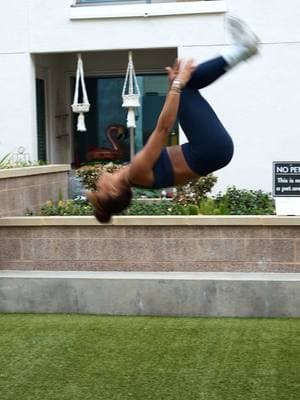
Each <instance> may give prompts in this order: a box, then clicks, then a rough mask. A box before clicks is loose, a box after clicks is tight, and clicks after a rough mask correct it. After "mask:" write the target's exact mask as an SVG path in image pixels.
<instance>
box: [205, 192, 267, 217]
mask: <svg viewBox="0 0 300 400" xmlns="http://www.w3.org/2000/svg"><path fill="white" fill-rule="evenodd" d="M199 213H200V214H203V215H272V214H274V213H275V207H274V200H273V199H272V197H271V195H270V194H268V193H265V192H263V191H262V190H246V189H237V188H236V187H235V186H232V187H229V188H228V189H227V190H226V192H225V194H221V193H220V194H218V196H217V197H216V198H215V199H212V198H207V199H202V200H201V201H200V205H199Z"/></svg>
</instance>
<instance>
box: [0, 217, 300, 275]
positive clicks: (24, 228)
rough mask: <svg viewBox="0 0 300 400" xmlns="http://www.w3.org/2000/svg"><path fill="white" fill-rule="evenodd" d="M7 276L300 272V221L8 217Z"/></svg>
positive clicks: (0, 246)
mask: <svg viewBox="0 0 300 400" xmlns="http://www.w3.org/2000/svg"><path fill="white" fill-rule="evenodd" d="M0 269H2V270H69V271H77V270H78V271H79V270H82V271H234V272H237V271H239V272H300V218H298V217H276V216H271V217H255V216H253V217H230V216H228V217H219V218H218V217H148V218H147V217H119V218H115V219H114V221H113V223H112V224H109V225H100V224H97V222H96V221H95V219H94V218H93V217H60V218H59V217H52V218H51V217H44V218H38V217H33V218H31V217H27V218H2V219H1V218H0Z"/></svg>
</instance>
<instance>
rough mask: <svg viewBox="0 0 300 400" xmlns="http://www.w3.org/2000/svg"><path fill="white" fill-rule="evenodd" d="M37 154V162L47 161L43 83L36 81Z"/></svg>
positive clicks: (42, 81) (41, 80)
mask: <svg viewBox="0 0 300 400" xmlns="http://www.w3.org/2000/svg"><path fill="white" fill-rule="evenodd" d="M36 118H37V154H38V160H39V161H47V150H46V149H47V137H46V106H45V81H44V80H43V79H36Z"/></svg>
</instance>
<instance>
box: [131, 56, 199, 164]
mask: <svg viewBox="0 0 300 400" xmlns="http://www.w3.org/2000/svg"><path fill="white" fill-rule="evenodd" d="M194 69H195V67H194V62H193V60H187V61H181V62H180V63H179V66H178V73H177V76H176V77H175V79H174V80H173V83H172V84H171V87H170V90H169V93H168V95H167V97H166V101H165V104H164V106H163V109H162V111H161V113H160V116H159V118H158V121H157V124H156V127H155V129H154V131H153V132H152V134H151V136H150V138H149V139H148V141H147V143H146V145H145V147H144V148H143V150H142V151H141V152H140V153H139V154H138V156H137V157H138V159H139V161H141V162H142V163H143V166H144V167H147V168H152V166H153V164H154V163H155V162H156V160H157V158H158V157H159V154H160V152H161V149H162V148H163V147H164V146H165V143H166V139H167V137H168V134H169V131H170V130H171V128H172V127H173V125H174V123H175V120H176V117H177V112H178V107H179V101H180V92H181V89H182V88H183V87H184V86H185V85H186V83H187V82H188V81H189V79H190V77H191V74H192V72H193V71H194ZM167 71H168V73H169V76H170V77H171V76H172V75H174V71H176V69H175V66H174V68H167Z"/></svg>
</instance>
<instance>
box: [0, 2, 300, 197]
mask: <svg viewBox="0 0 300 400" xmlns="http://www.w3.org/2000/svg"><path fill="white" fill-rule="evenodd" d="M228 11H229V12H230V13H232V14H235V15H238V16H240V17H241V18H244V19H245V20H246V21H247V22H248V23H249V25H250V26H251V27H253V29H254V30H255V31H256V32H257V34H258V35H259V37H260V39H261V42H262V45H261V54H260V55H259V56H257V57H255V58H254V59H252V60H250V61H249V62H247V63H244V64H243V65H239V66H238V67H236V68H235V70H234V71H231V72H229V73H228V74H227V75H226V76H224V77H222V78H221V79H220V80H219V81H218V82H216V83H215V84H213V85H211V86H210V87H209V88H206V89H205V90H203V94H204V96H205V97H206V98H207V99H208V100H209V101H210V102H211V104H212V106H213V107H214V108H215V110H216V112H217V114H218V115H219V117H220V119H221V120H222V122H223V123H224V125H225V127H226V128H227V129H228V131H229V132H230V133H231V135H232V137H233V139H234V142H235V154H234V158H233V160H232V162H231V164H230V165H229V166H227V167H226V168H225V169H224V170H221V171H218V172H216V175H218V177H219V181H218V185H217V188H216V190H225V189H226V187H227V186H230V185H236V186H237V187H239V188H248V189H263V190H266V191H271V190H272V162H273V161H297V160H298V159H299V149H300V132H299V126H300V112H299V107H300V79H299V77H298V75H299V72H298V71H299V70H300V24H299V20H300V5H299V0H286V1H285V2H282V1H280V0H264V1H253V0H243V1H240V0H216V1H205V0H202V1H197V0H196V1H177V2H170V1H165V0H154V1H151V0H150V1H148V0H141V1H140V0H137V1H135V0H131V1H130V0H129V1H126V0H125V1H123V0H119V1H115V0H77V1H73V0H51V1H47V2H45V1H44V0H26V1H22V2H1V4H0V22H1V24H0V26H1V28H0V30H1V38H0V88H1V96H0V110H1V111H0V112H1V118H0V158H1V156H4V155H5V154H7V153H9V152H16V151H17V149H18V148H19V147H20V146H22V147H24V148H25V151H26V153H28V154H29V157H30V159H31V160H32V161H34V160H45V161H48V162H50V163H71V164H72V165H74V166H76V165H79V164H81V163H84V162H87V161H94V160H96V159H97V156H96V155H95V154H97V151H98V150H99V149H100V150H101V149H110V148H112V144H111V143H110V140H111V139H110V138H109V136H108V131H109V128H110V127H111V126H115V125H117V126H118V127H120V129H119V131H118V132H117V136H116V137H114V138H113V140H114V141H115V142H117V146H120V148H122V151H123V156H124V159H126V157H128V135H127V133H126V130H125V129H124V130H122V126H124V125H126V110H125V109H124V108H122V98H121V93H122V88H123V83H124V76H125V72H126V68H127V62H128V51H129V50H131V51H132V52H133V60H134V65H135V70H136V74H137V80H138V83H139V87H140V91H141V107H140V108H139V110H138V113H137V118H136V124H137V128H136V139H135V146H136V150H137V151H138V149H139V148H141V147H142V146H143V144H144V143H145V141H146V140H147V138H148V136H149V134H150V133H151V130H152V129H153V127H154V124H155V121H156V118H157V116H158V113H159V111H160V109H161V106H162V104H163V102H164V99H165V95H166V93H167V90H168V83H167V79H166V74H165V69H164V68H165V66H167V65H170V64H172V62H173V60H174V58H176V57H193V58H194V59H195V60H197V61H199V62H200V61H202V60H205V59H207V58H208V57H213V56H215V55H217V54H218V52H219V51H220V50H221V49H222V48H224V46H229V45H230V39H229V37H228V35H227V33H226V31H225V23H224V20H225V15H226V12H228ZM78 53H80V54H81V56H82V59H83V63H84V71H85V82H86V88H87V93H88V96H89V101H90V103H91V108H90V112H89V113H88V115H87V117H86V124H87V132H77V130H76V116H74V114H73V113H72V110H71V104H72V101H73V93H74V84H75V79H74V78H75V73H76V63H77V54H78ZM199 134H201V132H199ZM184 140H185V138H184V134H183V132H182V131H181V130H180V127H178V126H177V125H176V126H175V127H174V132H173V133H172V135H170V139H169V144H172V143H177V142H180V143H182V142H184Z"/></svg>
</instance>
